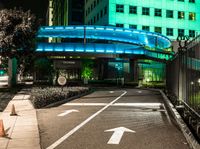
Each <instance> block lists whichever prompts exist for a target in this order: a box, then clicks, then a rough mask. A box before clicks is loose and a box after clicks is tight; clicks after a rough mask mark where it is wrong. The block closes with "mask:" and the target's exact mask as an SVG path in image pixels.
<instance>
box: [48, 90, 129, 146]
mask: <svg viewBox="0 0 200 149" xmlns="http://www.w3.org/2000/svg"><path fill="white" fill-rule="evenodd" d="M126 93H127V91H123V93H122V94H121V95H120V96H119V97H117V98H116V99H114V100H113V101H111V102H110V103H109V104H107V105H106V106H105V107H103V108H102V109H100V110H99V111H97V112H96V113H94V114H93V115H91V116H90V117H89V118H87V119H86V120H85V121H83V122H82V123H80V124H79V125H78V126H76V127H75V128H73V129H72V130H71V131H69V132H68V133H67V134H65V135H64V136H63V137H61V138H60V139H59V140H57V141H56V142H54V143H53V144H52V145H50V146H49V147H47V149H54V148H56V147H57V146H58V145H60V144H61V143H62V142H63V141H65V140H66V139H67V138H68V137H70V136H71V135H72V134H74V133H75V132H76V131H77V130H79V129H80V128H81V127H83V126H84V125H85V124H87V123H88V122H89V121H90V120H92V119H93V118H95V117H96V116H97V115H99V114H100V113H101V112H103V111H104V110H105V109H107V108H108V107H109V106H111V105H112V104H113V103H115V102H116V101H117V100H119V99H120V98H121V97H122V96H124V95H125V94H126Z"/></svg>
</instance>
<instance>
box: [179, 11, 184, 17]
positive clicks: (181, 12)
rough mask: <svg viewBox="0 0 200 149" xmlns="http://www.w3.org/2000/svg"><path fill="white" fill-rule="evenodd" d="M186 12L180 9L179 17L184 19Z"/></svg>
mask: <svg viewBox="0 0 200 149" xmlns="http://www.w3.org/2000/svg"><path fill="white" fill-rule="evenodd" d="M184 18H185V13H184V12H183V11H178V19H184Z"/></svg>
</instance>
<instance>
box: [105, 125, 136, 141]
mask: <svg viewBox="0 0 200 149" xmlns="http://www.w3.org/2000/svg"><path fill="white" fill-rule="evenodd" d="M110 131H114V133H113V135H112V136H111V138H110V140H109V141H108V143H107V144H119V143H120V141H121V138H122V136H123V134H124V132H132V133H136V132H135V131H133V130H130V129H128V128H125V127H117V128H113V129H109V130H105V131H104V132H110Z"/></svg>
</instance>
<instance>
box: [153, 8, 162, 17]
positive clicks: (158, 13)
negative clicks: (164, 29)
mask: <svg viewBox="0 0 200 149" xmlns="http://www.w3.org/2000/svg"><path fill="white" fill-rule="evenodd" d="M154 15H155V16H158V17H161V16H162V10H161V9H157V8H155V10H154Z"/></svg>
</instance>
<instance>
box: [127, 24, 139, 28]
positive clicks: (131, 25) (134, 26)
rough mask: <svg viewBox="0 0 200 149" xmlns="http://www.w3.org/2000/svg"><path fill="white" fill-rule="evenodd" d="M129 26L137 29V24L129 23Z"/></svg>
mask: <svg viewBox="0 0 200 149" xmlns="http://www.w3.org/2000/svg"><path fill="white" fill-rule="evenodd" d="M129 28H131V29H137V25H133V24H130V25H129Z"/></svg>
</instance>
